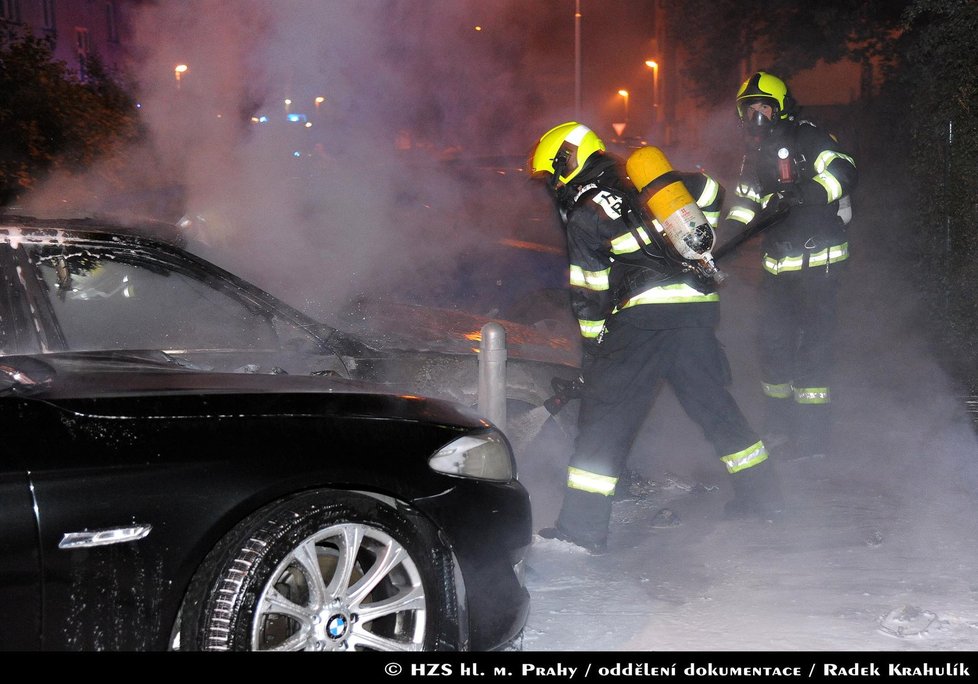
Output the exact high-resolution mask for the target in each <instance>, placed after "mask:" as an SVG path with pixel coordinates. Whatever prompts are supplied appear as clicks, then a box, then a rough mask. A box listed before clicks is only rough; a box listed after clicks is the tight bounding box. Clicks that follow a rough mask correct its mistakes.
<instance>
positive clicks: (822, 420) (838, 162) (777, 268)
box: [723, 71, 857, 460]
mask: <svg viewBox="0 0 978 684" xmlns="http://www.w3.org/2000/svg"><path fill="white" fill-rule="evenodd" d="M737 113H738V116H739V118H740V122H741V124H742V126H743V130H744V133H745V141H746V143H747V149H746V154H745V156H744V162H743V167H742V170H741V175H740V180H739V182H738V186H737V190H736V192H735V197H734V200H733V203H732V206H731V208H730V210H729V213H728V214H727V217H726V219H725V220H724V226H723V232H725V233H726V234H734V233H736V232H738V231H739V230H744V229H745V226H750V225H751V224H752V223H753V222H754V221H755V220H762V217H763V216H766V215H768V214H770V213H772V212H779V213H780V212H784V214H783V215H784V216H785V218H783V219H781V220H780V221H779V222H778V223H776V224H775V225H774V226H773V227H771V228H769V229H767V230H766V232H765V234H764V238H763V243H762V251H763V257H762V260H763V264H762V265H763V267H764V272H763V274H762V281H761V307H760V308H761V322H760V326H759V331H758V332H759V342H760V345H759V346H760V361H761V372H762V374H763V377H762V378H761V381H762V382H761V388H762V391H763V392H764V395H765V400H764V401H765V402H766V406H767V411H766V413H767V415H766V419H765V425H764V436H765V438H767V439H768V443H769V445H770V446H771V447H772V449H775V450H777V449H779V448H783V449H784V456H783V459H784V460H792V459H795V458H807V457H816V456H824V455H825V454H826V453H827V452H828V451H829V442H830V421H829V400H830V395H829V377H828V376H829V372H830V369H831V361H832V352H833V335H834V332H835V327H836V315H835V307H836V293H837V290H838V287H839V276H840V275H841V274H842V272H843V267H844V266H845V265H846V263H847V259H848V258H849V242H848V240H847V239H846V224H847V223H848V222H849V219H850V218H851V213H852V209H851V204H849V193H851V192H852V190H853V189H854V188H855V185H856V181H857V172H856V164H855V161H853V158H852V157H851V156H850V155H849V154H847V153H845V152H844V151H843V149H842V147H841V146H840V145H839V143H838V141H837V140H835V138H834V137H833V136H831V135H829V134H828V133H826V132H824V131H823V130H821V129H819V128H817V127H816V126H815V125H814V124H813V123H812V122H811V121H807V120H804V119H801V118H799V117H798V116H797V107H796V105H795V103H794V100H793V99H792V97H791V93H790V92H789V91H788V87H787V86H786V85H785V83H784V81H782V80H781V79H780V78H778V77H777V76H774V75H772V74H769V73H766V72H764V71H760V72H757V73H756V74H754V75H753V76H751V77H750V78H748V79H747V80H746V81H744V83H743V84H742V85H741V86H740V90H739V91H738V92H737ZM779 456H780V453H779Z"/></svg>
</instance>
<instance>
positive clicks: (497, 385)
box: [479, 323, 506, 430]
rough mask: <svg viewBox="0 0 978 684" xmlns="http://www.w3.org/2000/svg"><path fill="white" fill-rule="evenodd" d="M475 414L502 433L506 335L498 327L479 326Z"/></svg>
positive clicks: (491, 325)
mask: <svg viewBox="0 0 978 684" xmlns="http://www.w3.org/2000/svg"><path fill="white" fill-rule="evenodd" d="M479 413H481V414H482V415H483V416H485V417H486V418H488V419H489V420H490V421H492V423H493V424H494V425H495V426H496V427H498V428H499V429H500V430H505V429H506V331H505V330H504V329H503V326H501V325H499V323H486V324H485V325H484V326H482V341H481V342H480V344H479Z"/></svg>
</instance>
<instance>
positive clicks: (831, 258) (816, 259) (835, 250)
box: [808, 242, 849, 267]
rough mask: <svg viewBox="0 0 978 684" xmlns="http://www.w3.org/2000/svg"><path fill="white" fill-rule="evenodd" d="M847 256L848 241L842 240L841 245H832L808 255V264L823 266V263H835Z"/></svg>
mask: <svg viewBox="0 0 978 684" xmlns="http://www.w3.org/2000/svg"><path fill="white" fill-rule="evenodd" d="M848 258H849V243H848V242H843V243H842V244H841V245H832V246H831V247H827V248H825V249H823V250H821V251H819V252H813V253H811V254H809V255H808V265H809V266H811V267H814V266H824V265H825V264H835V263H838V262H840V261H845V260H846V259H848Z"/></svg>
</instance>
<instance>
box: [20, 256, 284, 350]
mask: <svg viewBox="0 0 978 684" xmlns="http://www.w3.org/2000/svg"><path fill="white" fill-rule="evenodd" d="M121 254H122V253H121V252H120V251H119V250H113V251H112V252H109V251H107V250H99V249H80V248H79V249H71V248H68V249H65V248H63V247H56V248H55V247H38V248H35V249H34V250H33V252H32V253H31V261H32V262H33V263H35V264H37V265H38V267H39V274H40V276H41V278H42V280H43V282H44V284H45V286H46V287H45V288H44V289H45V294H46V296H47V298H48V301H49V303H50V306H51V309H52V311H53V312H54V315H55V317H56V318H57V321H58V323H59V325H60V327H61V332H62V334H63V336H64V339H65V342H66V344H67V346H68V348H69V349H70V350H73V351H90V350H117V349H162V350H171V349H277V348H278V346H279V340H278V335H277V334H276V331H275V329H274V327H273V325H272V323H271V321H270V320H269V318H268V317H267V316H266V315H264V314H262V313H261V312H260V311H259V310H258V309H257V308H255V307H253V306H252V307H249V306H248V305H246V303H245V300H243V299H240V298H236V297H233V296H230V294H229V292H228V291H226V290H223V289H218V288H216V287H213V286H211V285H210V284H208V283H207V282H204V281H202V280H200V279H199V278H196V277H193V276H192V275H189V274H185V273H183V272H181V271H179V270H172V269H167V268H162V267H161V264H160V263H159V262H157V261H155V260H151V259H148V258H146V259H140V258H139V257H138V256H126V257H122V256H121Z"/></svg>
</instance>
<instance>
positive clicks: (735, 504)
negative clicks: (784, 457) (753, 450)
mask: <svg viewBox="0 0 978 684" xmlns="http://www.w3.org/2000/svg"><path fill="white" fill-rule="evenodd" d="M730 477H732V478H733V489H734V498H733V499H731V500H730V501H729V502H727V505H726V506H724V509H723V511H724V515H725V516H726V517H727V518H729V519H733V518H751V517H758V518H761V519H762V520H778V519H780V518H781V517H782V516H783V515H784V507H785V506H784V496H783V495H782V494H781V484H780V483H779V482H778V477H777V473H776V472H775V470H774V464H773V463H772V462H771V460H770V459H768V460H766V461H763V462H762V463H758V464H757V465H756V466H753V467H750V468H747V469H745V470H741V471H739V472H736V473H733V474H732V475H731V476H730Z"/></svg>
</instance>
